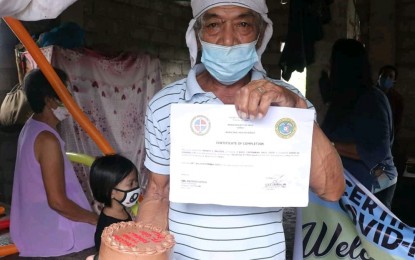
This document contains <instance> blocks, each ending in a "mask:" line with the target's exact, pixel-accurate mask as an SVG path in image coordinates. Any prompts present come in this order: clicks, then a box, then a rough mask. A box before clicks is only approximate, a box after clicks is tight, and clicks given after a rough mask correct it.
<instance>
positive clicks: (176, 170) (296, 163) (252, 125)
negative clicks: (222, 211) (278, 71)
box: [170, 104, 315, 207]
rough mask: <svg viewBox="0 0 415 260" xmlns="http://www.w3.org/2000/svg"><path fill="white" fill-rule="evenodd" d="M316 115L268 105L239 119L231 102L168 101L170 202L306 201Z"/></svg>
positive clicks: (279, 203) (289, 204)
mask: <svg viewBox="0 0 415 260" xmlns="http://www.w3.org/2000/svg"><path fill="white" fill-rule="evenodd" d="M314 114H315V112H314V111H313V110H308V109H296V108H285V107H270V108H269V111H268V113H267V114H266V116H265V117H264V118H262V119H255V120H242V119H240V118H239V117H238V115H237V113H236V109H235V106H234V105H208V104H203V105H199V104H174V105H172V107H171V117H170V120H171V125H170V127H171V128H170V138H171V153H170V201H172V202H180V203H197V204H220V205H228V206H254V207H304V206H307V205H308V189H309V180H310V163H311V144H312V134H313V123H314Z"/></svg>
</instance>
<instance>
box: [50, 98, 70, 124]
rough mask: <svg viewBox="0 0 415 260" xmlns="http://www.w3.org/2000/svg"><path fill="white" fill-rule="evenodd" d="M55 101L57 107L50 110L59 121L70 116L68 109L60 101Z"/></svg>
mask: <svg viewBox="0 0 415 260" xmlns="http://www.w3.org/2000/svg"><path fill="white" fill-rule="evenodd" d="M56 102H57V103H58V107H57V108H55V109H53V108H52V112H53V114H54V115H55V117H56V118H57V119H58V120H59V121H63V120H65V119H67V118H68V117H69V116H70V113H69V111H68V109H66V107H65V106H64V105H63V104H62V102H60V101H56Z"/></svg>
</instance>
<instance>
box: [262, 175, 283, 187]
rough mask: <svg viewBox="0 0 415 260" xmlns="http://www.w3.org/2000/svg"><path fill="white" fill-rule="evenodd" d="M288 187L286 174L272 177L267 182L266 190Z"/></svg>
mask: <svg viewBox="0 0 415 260" xmlns="http://www.w3.org/2000/svg"><path fill="white" fill-rule="evenodd" d="M286 187H287V182H286V181H285V180H284V175H281V176H278V177H276V178H272V179H271V180H270V181H268V182H265V185H264V188H265V189H266V190H276V189H280V188H282V189H284V188H286Z"/></svg>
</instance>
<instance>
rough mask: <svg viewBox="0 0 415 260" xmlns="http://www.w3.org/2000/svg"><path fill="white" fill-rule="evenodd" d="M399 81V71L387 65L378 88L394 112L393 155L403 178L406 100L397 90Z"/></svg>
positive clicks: (384, 67) (380, 72) (380, 76)
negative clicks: (402, 138) (403, 136)
mask: <svg viewBox="0 0 415 260" xmlns="http://www.w3.org/2000/svg"><path fill="white" fill-rule="evenodd" d="M397 80H398V70H397V68H396V67H395V66H393V65H385V66H383V67H382V68H380V70H379V78H378V80H377V84H376V86H377V87H378V88H379V89H381V90H382V91H383V93H385V95H386V96H387V97H388V100H389V105H390V106H391V110H392V118H393V132H394V140H393V145H392V155H393V161H394V163H395V166H396V168H397V170H398V175H399V176H402V175H403V173H404V171H405V167H406V160H407V156H406V151H405V149H404V146H403V145H402V143H401V141H400V140H399V136H398V134H399V132H400V129H401V126H402V118H403V110H404V100H403V97H402V95H401V94H400V93H399V92H398V91H397V90H396V81H397ZM398 181H399V179H398Z"/></svg>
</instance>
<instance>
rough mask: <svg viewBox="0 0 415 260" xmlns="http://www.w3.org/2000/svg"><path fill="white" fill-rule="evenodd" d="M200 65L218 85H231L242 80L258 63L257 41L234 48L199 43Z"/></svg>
mask: <svg viewBox="0 0 415 260" xmlns="http://www.w3.org/2000/svg"><path fill="white" fill-rule="evenodd" d="M200 42H201V44H202V59H201V61H202V63H203V64H204V65H205V67H206V69H207V70H208V71H209V73H210V74H211V75H212V76H213V77H214V78H215V79H216V80H218V81H219V82H220V83H222V84H224V85H232V84H233V83H235V82H237V81H238V80H240V79H242V78H243V77H244V76H245V75H246V74H248V72H249V71H250V70H251V69H252V67H253V66H254V64H255V63H256V62H257V61H258V54H257V52H256V48H255V47H256V43H257V40H255V41H253V42H250V43H245V44H239V45H234V46H222V45H217V44H212V43H208V42H204V41H202V40H201V41H200Z"/></svg>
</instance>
